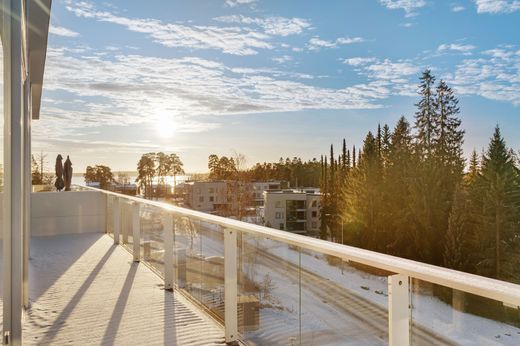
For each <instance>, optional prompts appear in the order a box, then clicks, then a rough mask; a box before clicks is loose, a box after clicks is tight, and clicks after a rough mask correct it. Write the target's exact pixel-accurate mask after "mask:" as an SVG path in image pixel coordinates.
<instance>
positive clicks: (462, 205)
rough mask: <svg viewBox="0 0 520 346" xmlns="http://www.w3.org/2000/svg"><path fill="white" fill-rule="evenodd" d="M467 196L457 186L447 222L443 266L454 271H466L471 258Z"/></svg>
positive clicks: (460, 187) (469, 216)
mask: <svg viewBox="0 0 520 346" xmlns="http://www.w3.org/2000/svg"><path fill="white" fill-rule="evenodd" d="M468 204H469V196H467V194H466V192H465V191H464V188H463V187H462V185H461V186H459V187H458V188H457V190H456V191H455V197H454V200H453V206H452V209H451V213H450V216H449V220H448V231H447V232H446V240H445V245H444V266H446V267H447V268H451V269H456V270H467V263H468V259H469V258H470V256H471V253H470V251H471V248H470V245H469V243H470V239H469V238H470V237H469V233H470V229H471V224H470V223H471V215H470V214H469V209H470V208H469V205H468Z"/></svg>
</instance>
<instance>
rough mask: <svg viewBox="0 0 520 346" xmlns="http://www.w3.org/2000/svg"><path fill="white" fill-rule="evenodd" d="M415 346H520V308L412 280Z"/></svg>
mask: <svg viewBox="0 0 520 346" xmlns="http://www.w3.org/2000/svg"><path fill="white" fill-rule="evenodd" d="M411 293H412V299H411V302H412V322H413V323H412V327H411V337H412V344H413V345H433V344H435V345H520V309H519V308H518V307H508V306H505V305H504V304H503V303H502V302H499V301H495V300H492V299H488V298H483V297H479V296H476V295H473V294H469V293H465V292H462V291H458V290H454V289H451V288H448V287H444V286H440V285H436V284H432V283H428V282H425V281H421V280H417V279H412V283H411Z"/></svg>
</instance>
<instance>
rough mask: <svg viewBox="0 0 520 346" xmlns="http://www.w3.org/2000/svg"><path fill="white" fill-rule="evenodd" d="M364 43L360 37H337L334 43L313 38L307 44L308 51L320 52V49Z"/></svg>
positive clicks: (316, 37)
mask: <svg viewBox="0 0 520 346" xmlns="http://www.w3.org/2000/svg"><path fill="white" fill-rule="evenodd" d="M361 42H365V39H363V38H362V37H339V38H337V39H336V40H335V41H328V40H323V39H321V38H319V37H318V36H315V37H313V38H311V39H310V40H309V43H307V48H308V49H309V50H320V49H321V48H337V47H338V46H340V45H346V44H353V43H361Z"/></svg>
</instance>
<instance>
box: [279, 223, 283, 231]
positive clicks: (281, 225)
mask: <svg viewBox="0 0 520 346" xmlns="http://www.w3.org/2000/svg"><path fill="white" fill-rule="evenodd" d="M280 229H281V230H282V231H283V223H281V224H280Z"/></svg>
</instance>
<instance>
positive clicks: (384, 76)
mask: <svg viewBox="0 0 520 346" xmlns="http://www.w3.org/2000/svg"><path fill="white" fill-rule="evenodd" d="M366 71H368V72H369V77H371V78H374V79H378V80H392V81H396V82H398V81H401V80H402V79H403V77H407V76H410V75H416V74H418V73H419V71H420V68H419V67H418V66H417V65H415V64H413V63H412V62H410V61H403V60H399V61H397V62H394V61H391V60H389V59H385V60H383V61H378V62H376V63H373V64H371V65H368V66H367V67H366Z"/></svg>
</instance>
